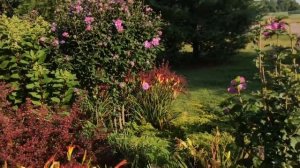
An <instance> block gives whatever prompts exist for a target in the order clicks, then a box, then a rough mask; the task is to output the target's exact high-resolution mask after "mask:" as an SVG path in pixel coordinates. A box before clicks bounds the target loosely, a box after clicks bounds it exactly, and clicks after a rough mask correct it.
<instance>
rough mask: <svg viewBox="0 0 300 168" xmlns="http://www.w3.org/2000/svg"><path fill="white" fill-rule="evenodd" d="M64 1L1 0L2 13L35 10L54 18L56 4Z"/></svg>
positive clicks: (9, 13)
mask: <svg viewBox="0 0 300 168" xmlns="http://www.w3.org/2000/svg"><path fill="white" fill-rule="evenodd" d="M64 2H65V1H64V0H0V14H1V13H5V14H6V15H8V16H12V15H14V14H17V15H24V14H28V13H30V12H32V11H33V10H35V11H37V12H38V13H39V14H40V15H41V16H42V17H44V18H46V19H53V17H54V13H55V8H56V6H57V5H58V4H60V3H64Z"/></svg>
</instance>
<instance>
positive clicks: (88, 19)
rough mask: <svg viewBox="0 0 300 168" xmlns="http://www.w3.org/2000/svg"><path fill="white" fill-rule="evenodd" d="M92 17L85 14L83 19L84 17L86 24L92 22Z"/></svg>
mask: <svg viewBox="0 0 300 168" xmlns="http://www.w3.org/2000/svg"><path fill="white" fill-rule="evenodd" d="M94 20H95V19H94V18H93V17H91V16H87V17H85V19H84V21H85V23H86V24H87V25H90V24H92V22H94Z"/></svg>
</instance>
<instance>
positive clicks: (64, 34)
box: [62, 32, 70, 38]
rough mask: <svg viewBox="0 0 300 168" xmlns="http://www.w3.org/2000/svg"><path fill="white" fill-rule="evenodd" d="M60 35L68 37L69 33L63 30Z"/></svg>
mask: <svg viewBox="0 0 300 168" xmlns="http://www.w3.org/2000/svg"><path fill="white" fill-rule="evenodd" d="M62 36H63V37H65V38H68V37H70V35H69V33H68V32H63V34H62Z"/></svg>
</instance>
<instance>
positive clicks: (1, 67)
mask: <svg viewBox="0 0 300 168" xmlns="http://www.w3.org/2000/svg"><path fill="white" fill-rule="evenodd" d="M8 63H9V61H7V60H6V61H3V62H2V63H1V64H0V69H5V68H6V67H7V65H8Z"/></svg>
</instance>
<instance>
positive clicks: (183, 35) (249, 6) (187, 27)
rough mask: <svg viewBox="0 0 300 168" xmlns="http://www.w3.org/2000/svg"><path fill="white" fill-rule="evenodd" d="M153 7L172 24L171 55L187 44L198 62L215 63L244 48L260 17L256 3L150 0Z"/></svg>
mask: <svg viewBox="0 0 300 168" xmlns="http://www.w3.org/2000/svg"><path fill="white" fill-rule="evenodd" d="M149 4H151V5H152V6H153V7H154V8H155V9H157V10H161V11H162V16H163V17H164V19H166V20H167V21H168V22H169V23H170V26H169V27H167V28H166V29H167V31H166V33H165V37H166V38H167V46H168V47H169V49H170V47H171V49H170V50H171V51H174V50H176V48H178V47H180V45H181V44H182V42H187V43H191V44H192V46H193V54H194V56H195V57H196V58H198V57H206V58H208V59H214V60H223V59H226V58H228V57H229V56H230V54H232V53H233V52H234V51H236V50H237V49H239V48H242V47H243V46H244V45H245V43H246V38H245V36H244V34H245V33H246V32H247V30H248V29H249V26H250V25H251V24H252V23H253V22H254V21H255V19H256V17H257V16H258V15H259V7H258V6H257V5H256V3H254V1H253V0H213V1H212V0H201V1H196V0H179V1H176V3H174V1H167V0H165V1H154V0H149ZM220 53H222V54H220Z"/></svg>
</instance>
